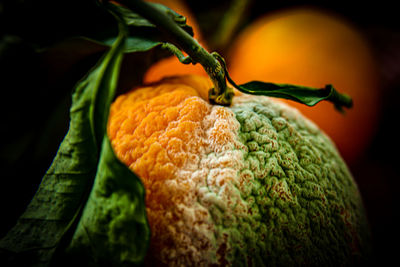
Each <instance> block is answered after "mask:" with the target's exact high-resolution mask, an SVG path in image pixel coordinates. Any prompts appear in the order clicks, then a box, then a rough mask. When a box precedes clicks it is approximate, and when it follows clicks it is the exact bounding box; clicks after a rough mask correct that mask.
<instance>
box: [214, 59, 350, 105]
mask: <svg viewBox="0 0 400 267" xmlns="http://www.w3.org/2000/svg"><path fill="white" fill-rule="evenodd" d="M213 56H214V57H215V58H216V59H217V60H218V61H219V62H220V63H221V65H222V67H223V69H224V71H225V77H226V79H227V80H228V81H229V83H230V84H232V85H233V87H235V88H236V89H238V90H239V91H241V92H243V93H246V94H251V95H263V96H271V97H277V98H284V99H289V100H292V101H296V102H299V103H302V104H305V105H307V106H314V105H315V104H317V103H318V102H320V101H322V100H326V101H330V102H332V103H333V104H334V106H335V108H336V109H337V110H339V111H340V112H343V107H346V108H351V107H352V106H353V100H352V99H351V97H350V96H348V95H346V94H341V93H339V92H338V91H336V90H335V88H334V87H333V86H332V85H330V84H328V85H326V86H325V88H321V89H317V88H312V87H306V86H300V85H292V84H279V83H268V82H260V81H251V82H248V83H245V84H241V85H237V84H236V83H235V82H234V81H233V80H232V78H231V77H230V75H229V72H228V69H227V67H226V62H225V60H224V59H223V58H222V57H221V55H219V54H218V53H216V52H213Z"/></svg>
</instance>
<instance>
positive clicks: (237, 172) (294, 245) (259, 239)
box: [108, 76, 368, 266]
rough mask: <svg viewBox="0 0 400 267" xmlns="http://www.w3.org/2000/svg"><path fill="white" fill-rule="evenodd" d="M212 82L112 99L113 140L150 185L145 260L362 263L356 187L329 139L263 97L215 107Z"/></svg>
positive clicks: (179, 81) (182, 82) (362, 226)
mask: <svg viewBox="0 0 400 267" xmlns="http://www.w3.org/2000/svg"><path fill="white" fill-rule="evenodd" d="M211 86H212V85H211V83H210V82H209V81H208V79H206V78H199V77H195V76H187V77H180V78H174V79H169V80H166V81H164V82H163V83H160V84H155V85H152V86H149V87H145V88H140V89H136V90H134V91H132V92H131V93H129V94H127V95H123V96H120V97H119V98H118V99H117V100H116V101H115V103H114V104H113V105H112V108H111V114H110V120H109V127H108V132H109V136H110V139H111V140H112V145H113V148H114V150H115V152H116V154H117V156H118V157H119V158H120V159H121V160H122V161H123V162H125V163H126V164H127V165H128V166H129V167H130V168H131V169H132V170H133V171H135V172H136V173H137V174H138V175H139V176H140V177H141V179H142V181H143V183H144V186H145V188H146V208H147V215H148V219H149V223H150V227H151V230H152V237H151V244H150V251H149V253H148V254H149V255H150V257H149V260H148V263H149V265H150V264H157V263H158V264H160V263H162V264H168V265H171V266H190V265H195V266H209V265H235V266H236V265H238V266H241V265H248V266H251V265H253V266H267V265H268V266H296V265H308V266H337V265H351V264H356V263H359V262H360V261H362V259H363V257H364V255H365V254H366V253H367V243H368V240H367V239H368V227H367V224H366V218H365V215H364V214H363V206H362V202H361V197H360V195H359V192H358V189H357V186H356V184H355V183H354V181H353V178H352V176H351V174H350V172H349V170H348V169H347V167H346V165H345V163H344V162H343V160H342V159H341V158H340V156H339V155H338V152H337V150H336V148H335V146H334V145H333V144H332V143H331V141H330V140H329V138H328V137H326V136H325V135H324V134H323V133H321V131H320V130H319V129H318V128H317V127H316V126H315V125H314V124H313V123H311V122H310V121H308V120H307V119H305V118H303V117H302V116H301V115H300V114H299V113H298V112H297V111H296V110H294V109H292V108H290V107H288V106H286V105H285V104H282V103H280V102H278V101H274V100H271V99H270V98H267V97H260V96H257V97H256V96H236V97H235V98H234V103H233V105H232V107H230V108H226V107H220V106H212V105H210V104H209V103H207V102H206V101H205V100H204V99H205V98H206V96H207V94H206V93H207V90H208V89H209V88H211Z"/></svg>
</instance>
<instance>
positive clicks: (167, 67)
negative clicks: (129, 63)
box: [143, 0, 207, 83]
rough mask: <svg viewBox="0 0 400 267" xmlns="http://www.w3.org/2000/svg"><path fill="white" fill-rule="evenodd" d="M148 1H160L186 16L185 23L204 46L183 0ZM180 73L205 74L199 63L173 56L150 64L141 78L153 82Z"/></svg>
mask: <svg viewBox="0 0 400 267" xmlns="http://www.w3.org/2000/svg"><path fill="white" fill-rule="evenodd" d="M147 1H148V2H153V3H160V4H163V5H165V6H167V7H169V8H170V9H172V10H174V11H175V12H177V13H178V14H180V15H183V16H184V17H186V24H188V25H189V26H191V27H192V28H193V32H194V38H195V39H196V40H197V41H199V43H200V44H201V45H202V46H203V47H205V45H204V41H203V40H202V36H201V31H200V28H199V26H198V23H197V21H196V18H195V16H194V15H193V14H192V12H191V10H190V8H189V7H188V6H187V5H186V4H185V1H183V0H147ZM182 74H197V75H202V76H207V73H206V72H205V71H204V69H203V67H202V66H201V65H200V64H196V65H192V64H188V65H185V64H182V63H181V62H179V60H178V59H177V58H176V57H175V56H171V57H169V58H166V59H163V60H160V61H159V62H157V63H155V64H154V65H152V67H151V68H149V70H147V72H146V74H145V76H144V78H143V80H144V82H145V83H149V82H155V81H158V80H160V79H161V78H163V77H167V76H175V75H182Z"/></svg>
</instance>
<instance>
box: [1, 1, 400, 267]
mask: <svg viewBox="0 0 400 267" xmlns="http://www.w3.org/2000/svg"><path fill="white" fill-rule="evenodd" d="M24 2H26V3H29V1H0V27H1V28H0V38H1V39H0V40H1V41H0V79H1V86H0V88H1V102H2V103H1V105H0V114H1V122H0V123H1V124H0V125H1V126H0V134H1V138H2V141H1V147H0V170H1V175H0V176H1V178H0V179H1V183H0V203H1V214H2V216H1V217H2V218H1V223H2V225H1V229H0V237H1V236H3V235H4V234H5V232H7V231H8V229H9V228H10V227H11V226H12V225H13V224H14V223H15V221H16V219H17V218H18V216H19V215H20V214H21V213H22V212H23V210H24V208H25V207H26V205H27V204H28V203H29V201H30V199H31V198H32V196H33V194H34V193H35V191H36V189H37V185H38V184H39V183H40V180H41V177H42V176H43V174H44V172H45V171H46V169H47V168H48V166H49V165H50V164H51V161H52V158H53V157H54V155H55V153H56V151H57V148H58V145H59V143H60V142H61V140H62V138H63V136H64V135H65V133H66V131H67V129H68V107H69V104H70V93H71V89H72V88H73V86H74V84H75V83H76V82H77V81H78V80H79V79H80V78H82V77H83V75H84V74H85V73H86V72H87V70H88V69H89V68H90V67H91V66H92V65H93V64H94V62H96V60H97V59H98V58H99V55H100V54H99V53H100V52H99V51H92V50H91V51H86V52H85V51H83V52H82V51H81V50H80V49H79V48H80V47H79V45H77V46H75V47H74V48H73V49H72V51H69V50H65V48H58V49H59V50H52V51H50V52H49V53H47V54H46V53H41V54H38V53H37V52H36V50H35V49H34V48H35V47H32V45H31V44H32V43H34V44H36V45H37V46H38V44H39V46H40V45H45V44H51V43H53V42H54V41H55V40H57V38H62V37H63V36H66V35H68V34H72V35H73V34H74V33H76V32H77V31H76V29H79V31H81V32H85V31H90V29H92V28H95V27H97V28H98V27H101V26H102V25H101V19H99V17H98V16H97V15H98V14H96V13H93V12H91V11H90V10H91V9H90V8H91V6H90V5H87V6H86V5H84V4H83V3H84V2H85V1H73V0H72V1H69V2H68V4H65V3H64V4H63V3H60V5H57V6H54V1H37V3H36V4H35V5H33V4H28V5H26V3H25V4H24V5H23V8H22V9H20V6H18V5H19V4H21V3H24ZM89 2H90V1H89ZM232 2H233V1H225V0H222V1H211V2H209V3H208V1H207V2H204V1H187V3H188V5H189V7H190V8H191V9H192V11H193V14H195V16H196V18H197V20H198V22H199V24H200V26H201V27H202V30H203V36H205V38H206V39H207V38H211V36H213V31H214V30H215V25H216V24H217V23H218V21H219V19H220V17H221V14H222V13H223V12H224V11H226V10H227V9H228V8H229V6H230V4H232ZM321 2H322V1H251V3H250V4H249V8H248V10H247V12H246V13H245V14H243V18H242V21H241V24H239V25H238V27H237V29H236V32H235V33H237V32H239V30H240V29H242V28H243V27H245V25H246V24H248V23H250V22H251V21H253V20H254V19H255V18H257V17H259V16H261V15H265V14H267V13H269V12H273V11H276V10H279V9H282V8H287V7H296V6H312V7H319V8H323V9H326V10H330V11H333V12H335V13H337V14H339V15H341V16H343V17H345V18H346V19H348V20H349V21H351V22H352V23H353V24H354V25H355V26H356V27H357V28H358V29H359V30H360V31H362V32H363V33H364V34H365V36H366V37H367V38H368V40H369V42H370V44H371V47H372V48H373V52H374V54H375V56H376V59H377V62H378V65H379V74H380V78H381V87H380V90H382V92H383V93H382V95H383V98H382V100H381V101H382V110H381V116H380V121H379V125H378V128H377V131H376V134H375V136H374V138H373V140H372V141H371V143H370V144H369V147H368V148H367V152H366V153H365V154H364V155H363V156H362V157H361V158H360V159H359V160H358V161H357V162H356V163H355V164H353V165H351V166H349V167H350V169H351V171H352V173H353V175H354V178H355V179H356V181H357V183H358V185H359V188H360V191H361V194H362V196H363V199H364V203H365V207H366V209H367V213H368V218H369V221H370V224H371V229H372V234H373V239H374V248H375V253H374V262H372V263H371V265H374V266H375V265H379V266H385V265H392V262H396V261H397V255H396V254H397V252H398V249H399V245H398V244H399V242H398V240H399V238H400V234H399V233H400V231H399V225H400V224H399V223H400V220H399V216H398V211H399V208H398V203H399V201H398V196H397V191H399V188H400V174H399V171H398V169H397V168H398V167H399V162H398V161H399V159H400V141H399V139H400V134H399V130H398V126H397V124H398V123H399V121H400V120H399V111H398V106H399V104H398V103H399V99H400V91H399V89H400V28H399V25H398V20H399V15H398V8H397V7H396V6H395V5H394V2H393V1H378V2H376V1H375V2H373V1H370V2H363V3H359V4H355V3H351V2H350V1H332V2H327V3H321ZM78 7H79V8H78ZM100 18H101V16H100ZM233 37H234V36H233ZM224 49H226V47H220V48H219V52H221V54H224ZM79 51H81V52H79ZM365 108H366V109H367V108H368V107H365Z"/></svg>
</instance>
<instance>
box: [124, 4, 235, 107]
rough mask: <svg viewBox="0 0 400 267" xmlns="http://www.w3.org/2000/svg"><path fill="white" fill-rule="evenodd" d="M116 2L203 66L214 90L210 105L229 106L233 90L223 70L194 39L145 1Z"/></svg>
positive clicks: (211, 94)
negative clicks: (136, 14)
mask: <svg viewBox="0 0 400 267" xmlns="http://www.w3.org/2000/svg"><path fill="white" fill-rule="evenodd" d="M118 2H119V3H121V4H123V5H124V6H126V7H127V8H129V9H131V10H132V11H134V12H136V13H138V14H139V15H141V16H142V17H144V18H145V19H147V20H149V21H150V22H151V23H153V24H155V25H156V26H157V28H159V29H160V30H161V31H162V32H164V33H165V34H166V36H167V37H168V38H169V39H170V40H169V42H171V43H172V44H174V45H176V46H177V47H179V48H180V49H182V50H183V51H185V52H186V53H187V54H188V55H189V56H190V57H191V59H192V62H193V63H200V64H201V65H202V66H203V68H204V70H205V71H206V72H207V74H208V75H209V76H210V78H211V80H212V82H213V84H214V88H212V89H211V90H210V91H209V100H210V102H211V103H213V104H219V105H225V106H229V105H230V104H231V102H232V98H233V90H232V89H231V88H228V87H227V85H226V79H225V71H224V68H223V67H222V66H221V64H220V62H219V61H218V60H217V59H216V58H215V57H214V56H213V55H212V54H210V53H208V51H207V50H206V49H204V48H203V47H202V46H201V45H200V44H199V42H197V40H196V39H194V38H193V37H192V36H191V35H190V34H189V33H187V32H186V31H185V30H183V29H182V28H181V27H179V26H178V25H177V24H176V23H175V22H174V21H173V20H172V19H171V18H170V17H169V16H168V15H167V14H166V13H164V12H162V11H160V10H159V9H157V7H155V6H153V5H150V4H149V3H147V2H145V1H141V0H119V1H118Z"/></svg>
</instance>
